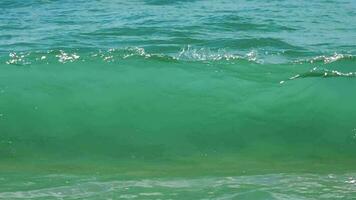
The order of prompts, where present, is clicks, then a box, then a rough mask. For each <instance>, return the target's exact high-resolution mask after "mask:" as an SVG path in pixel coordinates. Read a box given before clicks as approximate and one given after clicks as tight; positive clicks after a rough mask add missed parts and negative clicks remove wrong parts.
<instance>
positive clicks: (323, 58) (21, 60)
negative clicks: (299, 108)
mask: <svg viewBox="0 0 356 200" xmlns="http://www.w3.org/2000/svg"><path fill="white" fill-rule="evenodd" d="M269 56H270V57H271V58H273V57H276V56H283V52H282V53H269V52H259V51H256V50H251V51H248V52H246V53H244V54H242V53H235V52H231V51H228V50H226V49H210V48H204V47H201V48H196V47H192V46H190V45H187V46H186V47H184V48H182V49H181V50H180V51H179V52H177V53H170V54H163V53H150V52H147V51H146V49H145V48H142V47H127V48H120V49H115V48H111V49H108V50H81V49H76V50H73V49H67V50H48V51H34V52H10V53H9V54H8V56H2V57H0V60H1V61H2V62H4V63H6V64H9V65H30V64H40V63H47V64H50V63H53V62H59V63H68V62H76V61H82V62H85V61H93V60H95V59H96V60H95V61H104V62H114V61H118V60H125V59H130V58H143V59H153V60H165V61H191V62H199V61H202V62H219V61H223V62H226V61H247V62H251V63H256V64H273V63H269V62H268V60H271V59H270V58H269ZM286 56H288V55H286ZM355 58H356V56H355V55H352V54H340V53H335V54H334V55H320V56H315V57H312V58H309V59H308V58H307V59H296V60H294V61H289V60H288V59H284V60H286V61H284V62H282V63H281V62H278V63H279V64H330V63H337V62H341V61H351V62H354V61H355ZM227 63H236V62H227Z"/></svg>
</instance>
